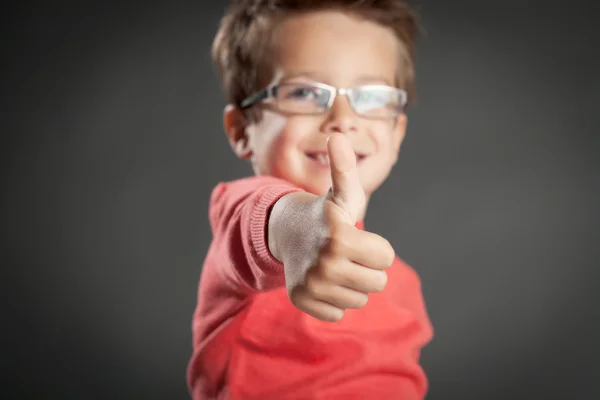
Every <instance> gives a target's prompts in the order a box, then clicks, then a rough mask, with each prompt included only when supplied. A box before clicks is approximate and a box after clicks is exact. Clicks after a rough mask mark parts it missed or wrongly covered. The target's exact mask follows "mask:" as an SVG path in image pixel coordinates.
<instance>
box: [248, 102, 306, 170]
mask: <svg viewBox="0 0 600 400" xmlns="http://www.w3.org/2000/svg"><path fill="white" fill-rule="evenodd" d="M271 114H272V115H271ZM310 129H311V127H310V124H309V123H307V121H305V120H303V119H302V118H295V117H291V118H285V117H283V116H280V115H278V114H274V113H269V112H265V114H264V116H263V119H262V120H261V122H260V123H259V124H258V125H256V126H255V129H254V132H253V140H252V150H253V153H254V156H255V160H254V162H255V165H256V166H257V167H258V168H259V170H260V171H261V172H262V173H268V174H277V175H278V174H280V173H282V172H283V171H285V170H286V169H287V168H288V167H289V166H286V165H285V164H288V163H290V162H291V161H292V160H294V159H295V158H296V153H297V151H298V149H299V148H300V144H301V141H302V140H303V138H304V137H305V135H306V134H307V133H308V132H310ZM280 170H282V171H280Z"/></svg>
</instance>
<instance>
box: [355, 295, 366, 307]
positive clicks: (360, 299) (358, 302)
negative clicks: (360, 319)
mask: <svg viewBox="0 0 600 400" xmlns="http://www.w3.org/2000/svg"><path fill="white" fill-rule="evenodd" d="M368 302H369V296H367V295H366V294H361V295H360V296H357V297H356V299H355V300H354V308H363V307H364V306H366V305H367V303H368Z"/></svg>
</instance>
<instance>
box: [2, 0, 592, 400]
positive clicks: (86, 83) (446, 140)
mask: <svg viewBox="0 0 600 400" xmlns="http://www.w3.org/2000/svg"><path fill="white" fill-rule="evenodd" d="M109 3H110V2H91V1H87V2H79V3H77V4H78V5H75V6H73V5H69V6H67V5H66V4H65V5H60V4H58V3H55V2H38V3H35V2H29V3H25V2H21V3H19V5H13V6H12V7H9V8H7V9H6V11H5V12H4V13H3V16H2V19H3V21H2V24H0V26H1V28H0V29H1V32H2V38H3V40H2V43H3V45H2V49H3V52H4V53H5V54H4V57H3V58H2V63H1V72H2V75H1V76H2V94H1V104H0V105H1V107H0V113H1V114H0V117H1V120H2V125H3V128H2V132H3V133H4V135H3V138H2V149H3V153H4V154H3V157H2V159H1V165H2V172H3V174H2V178H3V185H2V188H3V193H2V207H1V210H2V220H1V221H2V222H1V227H2V237H3V240H2V249H1V250H2V251H1V254H2V279H1V281H2V283H3V285H4V286H6V287H5V288H4V289H3V291H2V294H3V296H2V297H3V301H2V307H3V309H4V310H3V316H4V318H3V319H2V326H3V331H4V333H5V334H7V335H3V336H5V339H4V340H3V342H4V343H3V344H4V345H3V350H2V356H1V357H0V365H1V367H2V373H3V379H4V380H5V382H9V383H10V385H9V386H4V387H5V389H2V390H4V391H5V393H6V394H7V398H14V399H17V398H18V399H29V398H34V397H35V398H52V399H54V398H61V399H70V398H74V399H142V398H144V399H185V398H187V391H186V387H185V367H186V364H187V361H188V358H189V356H190V352H191V332H190V324H191V316H192V312H193V310H194V307H195V299H196V290H197V283H198V278H199V275H200V269H201V265H202V261H203V257H204V254H205V251H206V250H207V247H208V244H209V241H210V231H209V226H208V221H207V206H208V196H209V193H210V190H211V189H212V187H213V186H214V185H215V184H216V183H217V182H219V181H224V180H229V179H234V178H238V177H242V176H245V175H247V174H248V173H250V169H249V168H248V166H247V165H246V164H245V163H244V162H242V161H238V160H236V159H235V157H234V155H233V154H232V153H231V151H230V149H229V147H228V144H227V142H226V140H225V137H224V135H223V133H222V129H221V110H222V107H223V105H224V103H223V96H222V95H221V92H220V89H219V85H218V82H217V80H216V78H215V75H214V74H213V71H212V67H211V65H210V59H209V47H210V43H211V41H212V38H213V35H214V32H215V29H216V26H217V22H218V19H219V16H220V14H221V12H222V10H223V3H221V2H214V4H210V2H203V1H199V0H196V1H169V2H163V3H162V4H158V3H153V4H152V5H149V4H146V3H144V4H141V3H138V4H134V3H135V2H133V1H122V2H120V4H119V5H114V4H113V5H109ZM417 4H418V6H419V8H420V11H421V13H422V15H423V20H424V25H425V27H426V28H427V30H428V36H427V37H426V38H425V39H423V40H421V42H420V47H419V54H418V65H417V70H418V83H419V90H420V92H419V96H420V99H419V103H418V105H417V106H416V107H414V108H412V109H411V110H410V112H409V121H410V122H409V130H408V136H407V138H406V141H405V144H404V146H403V149H402V153H401V157H400V161H399V163H398V165H397V167H396V169H395V171H394V172H393V175H392V177H391V179H390V180H389V181H388V182H387V183H386V184H385V186H384V187H383V188H382V189H381V191H380V192H378V193H377V195H376V196H375V198H374V199H373V201H372V207H371V210H370V213H369V216H368V220H367V224H368V227H369V228H370V229H371V230H373V231H375V232H378V233H380V234H382V235H384V236H385V237H387V238H389V240H390V241H391V242H392V243H393V244H394V246H395V248H396V249H397V251H398V253H399V254H400V256H401V257H403V258H404V259H405V260H406V261H408V262H409V263H410V264H412V265H413V266H414V267H415V268H416V269H417V270H418V272H419V273H420V275H421V277H422V280H423V290H424V295H425V298H426V302H427V306H428V309H429V312H430V315H431V319H432V321H433V323H434V326H435V329H436V337H435V340H434V341H433V342H432V343H431V345H430V346H429V347H427V349H426V350H425V352H424V354H423V364H424V367H425V368H426V370H427V372H428V375H429V378H430V383H431V389H430V395H429V397H428V399H431V400H435V399H509V398H510V399H516V398H524V399H525V398H526V399H547V398H561V399H567V398H568V399H574V398H577V399H591V398H600V389H599V387H598V385H596V384H594V383H593V381H594V380H595V379H598V378H599V377H600V364H599V363H600V346H599V345H598V337H600V315H599V314H600V313H599V311H598V304H599V300H600V295H599V293H598V290H597V287H598V281H599V279H598V278H599V277H600V276H599V275H600V273H599V272H598V267H599V264H600V250H599V249H598V246H597V244H598V243H597V242H598V239H597V238H598V234H599V233H600V229H599V227H598V225H599V223H600V209H599V207H598V205H599V204H600V193H599V192H600V190H599V186H600V185H599V175H600V174H599V173H600V161H599V160H598V155H599V150H600V140H599V136H598V133H599V132H598V128H597V122H596V118H595V117H596V116H597V115H598V106H599V105H600V99H599V96H598V92H599V90H600V83H599V78H598V71H599V70H600V61H599V55H598V45H599V44H600V43H599V40H598V37H599V32H598V31H599V28H598V17H599V16H600V12H599V11H600V10H599V7H598V6H597V3H596V2H591V1H590V2H583V1H579V2H577V1H570V2H566V1H562V2H558V1H555V2H548V1H544V2H542V1H540V2H534V1H516V0H515V1H475V0H473V1H449V0H443V1H442V0H438V1H421V2H418V3H417ZM42 394H44V396H42Z"/></svg>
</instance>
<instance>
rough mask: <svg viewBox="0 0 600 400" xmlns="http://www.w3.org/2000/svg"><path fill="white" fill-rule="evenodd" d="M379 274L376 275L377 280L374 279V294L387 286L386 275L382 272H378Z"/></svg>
mask: <svg viewBox="0 0 600 400" xmlns="http://www.w3.org/2000/svg"><path fill="white" fill-rule="evenodd" d="M378 272H380V273H379V274H377V279H375V282H374V285H373V288H374V291H375V292H382V291H383V289H385V287H386V285H387V280H388V278H387V274H386V273H385V272H384V271H378Z"/></svg>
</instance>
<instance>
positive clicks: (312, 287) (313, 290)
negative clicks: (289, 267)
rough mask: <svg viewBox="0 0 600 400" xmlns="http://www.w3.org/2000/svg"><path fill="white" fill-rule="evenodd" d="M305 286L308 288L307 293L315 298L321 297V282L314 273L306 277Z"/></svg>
mask: <svg viewBox="0 0 600 400" xmlns="http://www.w3.org/2000/svg"><path fill="white" fill-rule="evenodd" d="M304 288H305V290H306V293H307V294H308V295H309V296H311V297H313V298H318V297H319V282H318V281H317V279H316V278H315V277H314V275H311V276H308V277H307V278H306V282H305V284H304Z"/></svg>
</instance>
